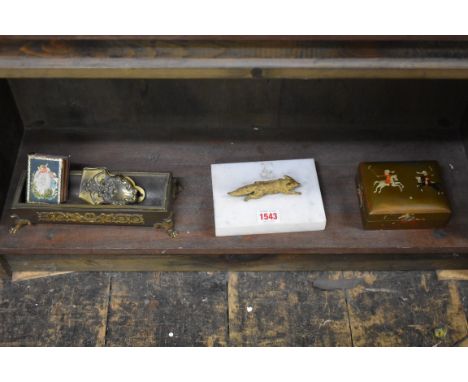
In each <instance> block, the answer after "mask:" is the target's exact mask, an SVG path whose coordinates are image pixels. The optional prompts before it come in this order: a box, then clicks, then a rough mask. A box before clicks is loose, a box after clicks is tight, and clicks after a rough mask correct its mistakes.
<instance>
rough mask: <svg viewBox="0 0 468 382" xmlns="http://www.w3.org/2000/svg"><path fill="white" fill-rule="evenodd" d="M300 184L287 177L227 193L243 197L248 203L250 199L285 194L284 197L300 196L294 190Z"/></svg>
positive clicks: (252, 184)
mask: <svg viewBox="0 0 468 382" xmlns="http://www.w3.org/2000/svg"><path fill="white" fill-rule="evenodd" d="M300 185H301V184H300V183H299V182H297V181H295V180H294V179H293V178H291V177H290V176H288V175H285V176H284V177H283V178H280V179H275V180H266V181H258V182H254V183H251V184H248V185H247V186H243V187H240V188H238V189H237V190H234V191H231V192H228V194H229V195H231V196H245V198H244V201H246V202H248V201H249V200H250V199H260V198H262V197H264V196H265V195H273V194H285V195H300V194H301V193H300V192H298V191H294V189H295V188H297V187H299V186H300Z"/></svg>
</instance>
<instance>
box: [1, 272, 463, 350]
mask: <svg viewBox="0 0 468 382" xmlns="http://www.w3.org/2000/svg"><path fill="white" fill-rule="evenodd" d="M0 285H1V284H0ZM467 314H468V282H465V281H453V280H451V281H440V280H438V279H437V277H436V274H435V272H416V271H411V272H365V273H361V272H229V273H222V272H215V273H207V272H200V273H195V272H180V273H170V272H166V273H164V272H160V273H155V272H128V273H97V272H94V273H93V272H89V273H70V274H64V275H58V276H54V277H47V278H42V279H33V280H24V281H19V282H16V283H11V282H7V283H4V284H3V286H0V345H3V346H27V345H29V346H453V345H455V344H460V343H463V340H464V339H465V340H466V337H467V335H468V326H467Z"/></svg>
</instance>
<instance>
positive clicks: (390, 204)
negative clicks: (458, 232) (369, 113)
mask: <svg viewBox="0 0 468 382" xmlns="http://www.w3.org/2000/svg"><path fill="white" fill-rule="evenodd" d="M357 187H358V194H359V200H360V208H361V215H362V221H363V225H364V228H366V229H412V228H439V227H443V226H444V225H446V224H447V223H448V221H449V219H450V216H451V213H452V211H451V208H450V203H449V200H448V198H447V195H446V192H445V190H444V185H443V180H442V174H441V170H440V167H439V164H438V163H437V162H436V161H421V162H365V163H361V164H360V165H359V170H358V177H357Z"/></svg>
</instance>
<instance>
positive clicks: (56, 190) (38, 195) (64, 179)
mask: <svg viewBox="0 0 468 382" xmlns="http://www.w3.org/2000/svg"><path fill="white" fill-rule="evenodd" d="M68 167H69V160H68V157H65V156H54V155H42V154H30V155H28V180H27V190H26V202H27V203H48V204H60V203H63V202H64V201H66V199H67V193H68Z"/></svg>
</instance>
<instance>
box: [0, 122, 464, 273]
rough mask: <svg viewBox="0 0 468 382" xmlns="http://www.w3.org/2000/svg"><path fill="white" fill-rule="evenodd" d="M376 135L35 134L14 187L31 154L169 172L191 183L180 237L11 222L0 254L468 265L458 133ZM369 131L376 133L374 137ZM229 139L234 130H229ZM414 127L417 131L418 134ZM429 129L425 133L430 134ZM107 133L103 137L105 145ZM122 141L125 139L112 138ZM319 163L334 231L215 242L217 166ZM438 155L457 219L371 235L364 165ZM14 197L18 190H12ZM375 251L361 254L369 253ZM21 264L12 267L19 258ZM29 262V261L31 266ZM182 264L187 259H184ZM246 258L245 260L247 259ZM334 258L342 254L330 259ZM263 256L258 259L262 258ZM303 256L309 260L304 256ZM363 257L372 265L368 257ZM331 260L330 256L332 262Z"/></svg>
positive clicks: (178, 208)
mask: <svg viewBox="0 0 468 382" xmlns="http://www.w3.org/2000/svg"><path fill="white" fill-rule="evenodd" d="M378 129H379V127H374V128H373V129H371V130H367V131H363V132H360V133H359V132H356V131H354V132H353V134H354V137H355V140H354V141H348V140H344V141H333V140H332V141H330V140H323V139H320V136H318V135H316V134H317V133H314V134H312V135H311V136H310V137H307V134H306V132H305V131H302V132H301V136H302V139H301V140H298V139H297V138H299V135H296V134H299V132H297V131H296V132H294V130H293V129H290V130H289V132H290V134H291V135H290V140H287V141H283V140H282V139H279V140H278V139H274V134H273V135H269V133H268V132H266V133H264V134H265V135H266V136H264V137H263V138H264V139H262V140H261V141H254V142H252V141H250V140H247V139H246V138H247V137H245V136H244V137H243V138H242V137H239V138H238V139H221V138H217V139H213V140H211V141H204V140H201V139H199V140H193V139H192V140H184V139H180V136H179V140H177V141H174V140H172V139H171V137H167V136H166V138H165V139H163V140H161V137H158V134H159V133H157V132H154V133H148V132H146V133H145V134H144V135H138V134H136V136H138V138H135V134H133V136H134V138H133V139H130V138H127V139H122V137H121V134H123V133H122V132H113V131H111V130H109V129H107V130H104V129H96V130H95V131H94V132H89V133H84V132H83V131H82V130H79V129H54V130H53V131H51V130H44V129H34V130H29V131H27V132H26V134H25V136H24V139H23V144H22V147H21V150H20V154H19V156H18V162H17V166H16V169H15V173H14V175H13V180H12V183H11V186H10V191H12V189H14V188H15V186H16V180H17V179H18V176H19V174H20V172H21V171H22V170H24V164H25V163H26V155H27V153H29V152H34V151H36V152H49V153H50V152H56V151H60V152H62V153H63V152H65V153H70V155H71V157H72V161H73V163H74V164H75V166H82V165H97V164H99V165H107V166H109V167H111V168H114V169H121V170H134V169H136V168H138V169H140V170H143V171H150V170H153V171H154V170H163V171H172V172H173V174H174V175H175V176H176V177H179V178H180V179H181V181H182V185H183V186H184V190H183V192H182V193H181V194H180V196H179V198H178V200H177V201H176V204H175V217H176V228H177V231H178V232H179V236H178V237H177V238H176V239H170V238H169V237H167V236H166V235H165V234H164V233H162V232H158V231H156V230H154V229H151V228H133V227H130V228H129V227H97V226H76V225H37V226H32V227H26V228H24V229H22V230H21V231H20V232H19V233H18V234H16V235H8V234H7V229H8V226H7V221H6V220H5V219H8V218H7V217H4V220H3V222H4V225H2V227H1V231H0V252H1V253H3V254H5V255H7V259H8V255H31V254H34V255H62V256H70V255H91V254H92V255H93V256H94V259H95V260H93V261H99V257H100V256H104V257H105V256H106V255H126V256H130V255H162V256H163V257H164V256H167V258H170V257H168V256H170V255H180V256H185V255H218V256H219V255H242V256H244V260H245V259H246V258H245V256H248V255H296V259H298V256H297V255H301V256H307V255H320V256H323V255H327V254H329V255H342V260H345V261H346V259H347V261H350V260H352V256H356V258H357V259H360V261H361V266H363V265H362V264H364V263H363V261H369V260H370V259H371V258H372V257H374V259H375V260H377V261H380V260H381V259H377V256H380V255H393V256H394V255H400V256H401V255H407V256H408V259H410V258H412V257H414V256H417V255H422V254H424V255H425V256H429V257H430V256H431V255H432V254H436V255H440V256H441V257H440V258H447V257H451V258H453V257H458V259H459V264H460V266H463V265H465V266H466V265H467V261H468V235H467V232H468V199H467V198H466V197H465V195H466V190H467V189H468V177H467V176H466V174H468V160H467V158H466V155H465V150H464V147H463V144H462V142H461V140H460V139H459V136H458V132H457V131H456V130H455V129H451V128H435V129H433V130H432V132H431V140H430V141H426V142H424V144H421V142H420V141H419V140H414V139H412V138H414V131H415V129H414V128H413V129H411V132H409V133H408V132H407V133H406V137H402V136H401V132H402V131H408V127H402V128H401V131H400V132H398V133H395V132H393V133H391V134H388V136H387V139H386V140H385V141H382V140H381V139H380V137H379V136H378V135H379V134H377V135H375V130H377V131H378ZM372 130H373V131H374V133H372ZM223 131H224V133H223V134H225V135H227V136H229V135H230V134H229V131H225V130H223ZM416 131H417V129H416ZM426 131H428V129H426ZM103 135H105V136H106V137H107V139H106V140H102V139H99V137H102V136H103ZM116 137H118V139H114V138H116ZM306 157H314V158H315V159H316V161H317V165H318V171H319V177H320V183H321V187H322V193H323V197H324V203H325V210H326V215H327V220H328V222H327V228H326V230H325V231H321V232H309V233H295V234H280V235H257V236H243V237H225V238H216V237H214V226H213V224H214V222H213V203H212V193H211V180H210V179H211V178H210V164H211V163H222V162H234V161H250V160H269V159H273V158H274V159H289V158H306ZM421 158H431V159H436V160H438V161H439V162H440V164H441V166H442V168H443V170H444V176H445V180H446V182H447V185H448V188H449V190H451V194H450V199H451V201H452V203H453V207H454V211H455V213H454V216H453V219H452V220H451V222H450V224H449V226H448V227H447V228H446V229H444V230H435V231H434V230H397V231H364V230H363V229H362V226H361V221H360V212H359V208H358V201H357V196H356V191H355V185H354V176H355V173H356V168H357V163H358V162H360V161H364V160H370V159H372V160H402V159H403V160H415V159H421ZM10 196H11V194H10ZM366 254H367V255H368V256H366V257H364V258H363V257H362V256H363V255H366ZM20 258H21V257H19V259H14V260H13V262H14V261H20ZM30 258H31V256H29V258H28V259H29V260H28V261H30ZM181 258H182V259H184V257H181ZM241 258H242V257H241ZM331 258H332V259H334V260H335V261H336V257H331ZM256 259H258V257H257V258H256ZM303 259H305V258H303ZM363 259H365V260H363ZM325 261H326V259H325Z"/></svg>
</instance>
